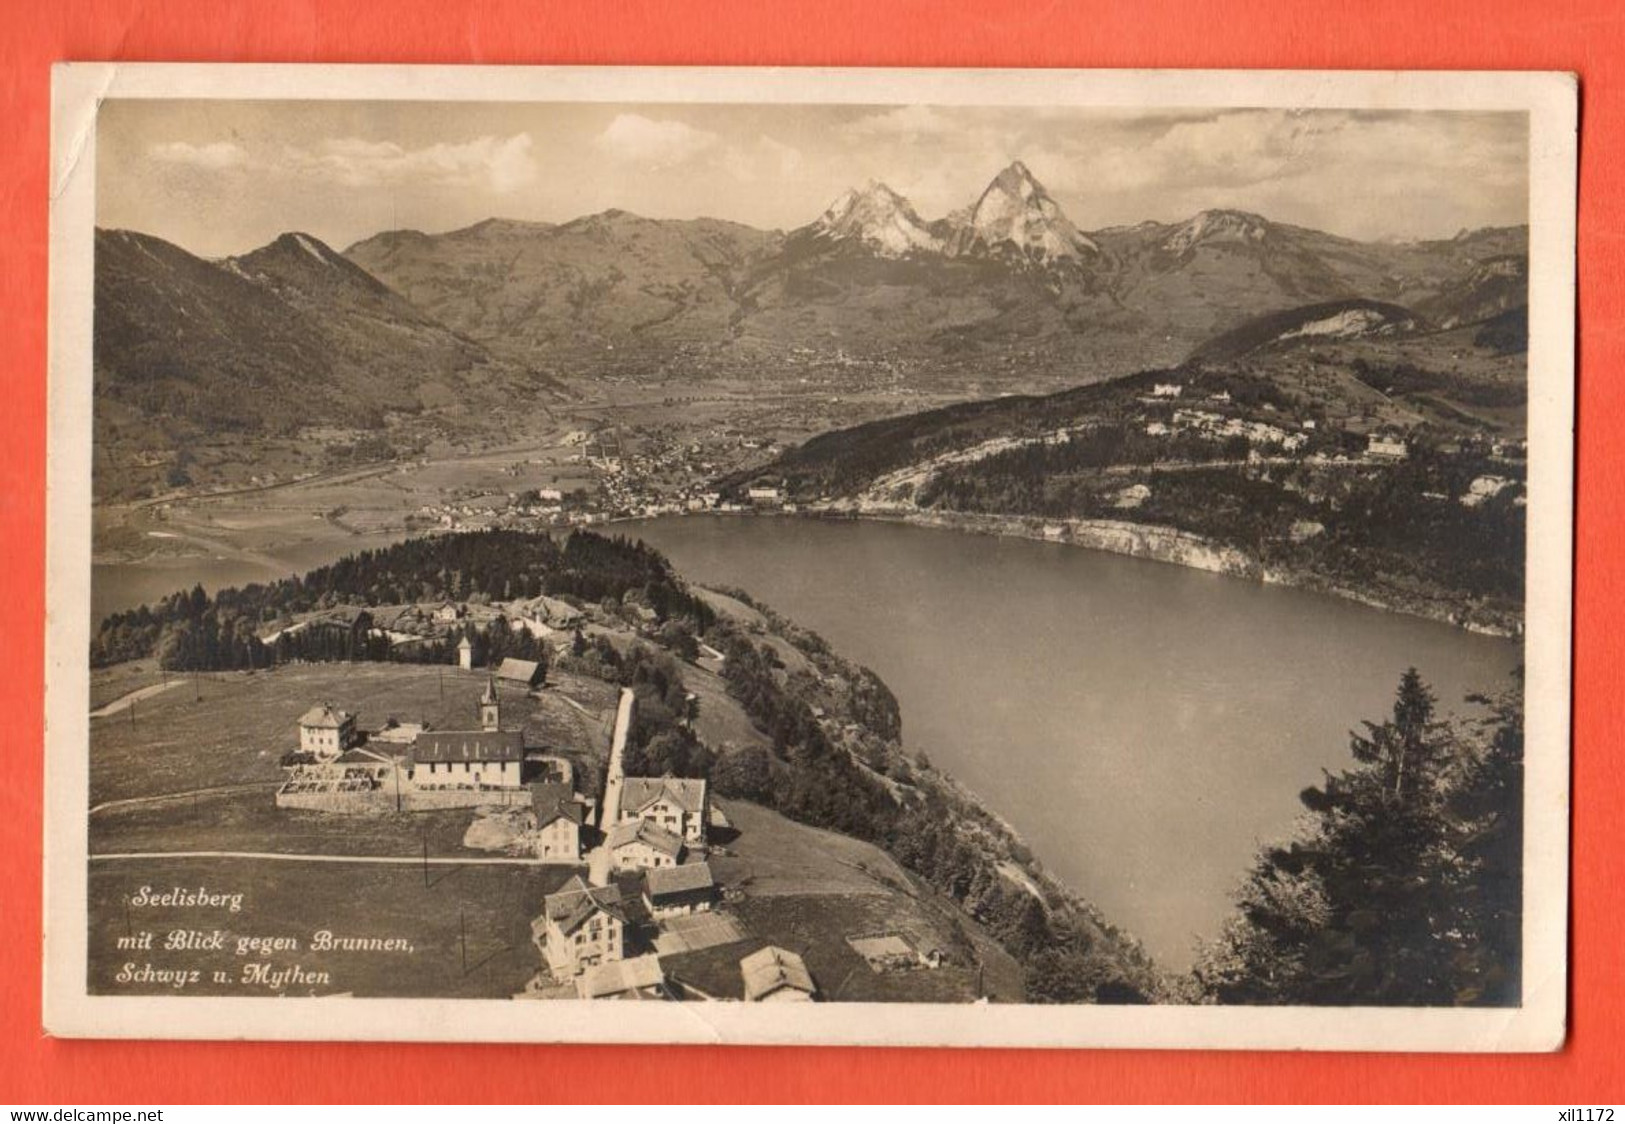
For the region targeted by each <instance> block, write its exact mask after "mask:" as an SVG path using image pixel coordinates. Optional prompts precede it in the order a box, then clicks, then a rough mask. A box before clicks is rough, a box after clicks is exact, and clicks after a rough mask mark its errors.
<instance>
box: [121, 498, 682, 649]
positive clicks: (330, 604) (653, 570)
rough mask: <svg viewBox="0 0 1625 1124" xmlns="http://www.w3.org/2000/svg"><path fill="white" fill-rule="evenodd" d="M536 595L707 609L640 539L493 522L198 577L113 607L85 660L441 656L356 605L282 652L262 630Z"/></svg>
mask: <svg viewBox="0 0 1625 1124" xmlns="http://www.w3.org/2000/svg"><path fill="white" fill-rule="evenodd" d="M540 594H547V595H549V596H553V597H560V598H569V599H574V600H575V601H576V602H577V603H598V602H601V601H603V600H604V599H606V598H614V599H617V600H619V599H623V598H627V599H631V600H635V601H636V602H638V603H639V604H643V605H647V606H648V607H649V608H650V609H652V610H653V611H654V613H655V615H656V618H657V619H658V620H659V621H667V620H669V619H671V618H673V617H684V618H689V619H692V620H693V621H695V622H696V624H697V625H698V627H700V628H701V629H703V628H704V627H706V625H707V624H709V622H710V620H711V618H712V616H713V614H712V612H711V609H710V607H709V606H708V605H706V604H705V602H704V601H703V600H701V599H699V598H696V597H694V596H692V595H690V594H689V593H688V592H687V590H686V587H684V585H683V583H682V582H681V580H679V579H678V577H677V576H676V574H674V573H673V572H672V569H671V566H670V564H669V563H668V562H667V561H666V559H665V558H664V557H662V556H661V555H660V554H659V553H658V552H656V551H654V550H652V549H651V548H649V547H647V546H645V545H644V544H643V543H642V542H640V541H637V540H633V539H627V538H625V537H622V536H616V537H613V538H611V537H607V536H604V535H597V534H593V533H592V532H589V531H574V532H571V534H570V535H568V536H567V537H565V538H564V540H563V542H562V543H560V542H559V541H558V540H557V539H554V538H553V537H551V536H549V535H546V534H540V533H532V532H524V531H509V530H493V531H480V532H474V533H470V534H460V535H437V536H426V537H422V538H413V539H408V540H406V541H405V542H401V543H396V544H395V545H393V546H388V547H383V548H381V549H378V550H368V551H362V552H361V553H359V554H353V555H349V556H347V557H345V558H342V559H340V560H339V561H337V562H334V563H332V564H331V565H328V566H321V567H318V568H316V569H314V570H311V571H309V572H308V573H306V574H305V575H304V576H303V577H289V578H284V579H283V580H281V581H277V582H271V583H269V584H260V583H255V584H252V585H246V586H241V587H233V588H229V589H223V590H220V591H219V592H218V593H216V594H215V595H214V596H212V597H211V596H209V595H208V594H207V593H205V592H204V590H203V589H202V587H201V586H196V587H194V588H193V589H192V590H191V591H190V592H178V593H175V594H172V595H170V596H169V597H166V598H164V599H163V600H161V601H159V602H158V603H157V604H156V605H151V606H148V605H143V606H141V607H140V608H138V609H131V610H126V611H124V612H119V613H114V614H112V615H111V616H109V617H107V618H106V619H105V620H103V621H102V622H101V625H100V627H99V628H98V629H97V631H96V634H95V636H94V637H93V638H92V640H91V645H90V663H91V666H92V667H102V666H106V665H108V664H113V663H119V662H122V661H124V660H131V659H140V658H143V657H147V656H158V657H159V659H160V661H161V662H162V663H163V666H164V667H165V668H167V669H169V670H175V671H216V670H235V669H239V668H254V667H269V666H271V665H272V664H275V663H277V662H279V660H282V659H312V660H357V659H391V658H394V659H407V660H438V659H440V658H442V657H443V656H444V655H445V654H446V653H447V652H449V648H444V649H443V646H441V647H437V646H436V645H434V644H423V645H413V648H415V649H420V650H419V651H418V652H416V653H414V652H411V651H407V650H402V651H399V652H396V651H392V650H391V648H390V646H389V644H388V643H387V642H386V641H383V640H381V639H380V638H369V637H368V635H367V632H368V628H370V621H369V622H367V625H366V626H365V627H364V626H363V625H362V623H361V620H360V614H347V616H348V627H347V628H346V629H341V630H335V629H333V628H331V627H324V628H321V629H316V630H310V631H311V632H312V635H311V636H310V637H308V638H306V639H304V640H297V639H290V640H289V642H288V644H286V645H282V646H281V649H280V650H279V648H278V646H277V645H268V644H266V643H264V642H262V641H261V640H260V639H259V636H260V634H261V633H262V632H265V631H267V630H269V629H271V628H272V627H273V626H275V625H277V624H278V623H284V624H285V623H291V622H292V620H293V618H294V617H295V616H296V615H297V614H301V613H311V612H315V611H317V610H330V609H341V608H345V607H352V608H356V609H367V608H376V607H377V606H381V605H403V604H414V603H429V602H437V601H442V600H452V601H465V600H470V599H474V600H482V601H487V602H489V601H506V600H512V599H515V598H528V597H536V596H538V595H540ZM345 633H347V635H345ZM476 635H477V634H476ZM510 642H511V643H512V644H513V645H514V649H513V650H512V651H510V652H508V654H512V655H520V654H521V652H520V650H519V648H520V647H521V646H522V641H520V640H518V639H517V638H510ZM451 643H452V644H453V645H454V644H455V641H452V642H451ZM278 644H281V641H279V642H278Z"/></svg>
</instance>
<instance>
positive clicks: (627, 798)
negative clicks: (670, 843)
mask: <svg viewBox="0 0 1625 1124" xmlns="http://www.w3.org/2000/svg"><path fill="white" fill-rule="evenodd" d="M709 807H710V793H709V792H708V791H707V788H706V783H705V781H704V780H703V779H700V778H691V777H627V778H626V779H625V780H624V781H622V783H621V795H620V807H619V808H618V809H617V811H616V816H615V820H616V822H617V823H626V822H628V821H630V820H636V819H644V820H648V821H650V822H651V823H654V824H657V825H659V826H660V827H663V828H665V829H666V830H667V831H671V832H675V833H676V834H677V835H680V836H681V837H682V838H683V840H684V841H685V842H687V843H691V844H698V845H703V844H704V843H705V832H706V821H707V819H708V818H709V816H708V811H709Z"/></svg>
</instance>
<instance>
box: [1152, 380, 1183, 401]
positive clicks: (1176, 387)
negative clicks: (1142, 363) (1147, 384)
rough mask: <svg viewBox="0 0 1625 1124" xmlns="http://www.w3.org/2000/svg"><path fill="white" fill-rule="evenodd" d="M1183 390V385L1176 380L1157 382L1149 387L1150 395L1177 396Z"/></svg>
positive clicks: (1159, 396) (1161, 396)
mask: <svg viewBox="0 0 1625 1124" xmlns="http://www.w3.org/2000/svg"><path fill="white" fill-rule="evenodd" d="M1184 391H1185V388H1184V386H1182V385H1181V384H1179V383H1177V382H1171V383H1170V382H1159V383H1156V384H1154V385H1153V386H1152V387H1151V397H1153V398H1178V397H1179V396H1180V395H1181V394H1183V393H1184Z"/></svg>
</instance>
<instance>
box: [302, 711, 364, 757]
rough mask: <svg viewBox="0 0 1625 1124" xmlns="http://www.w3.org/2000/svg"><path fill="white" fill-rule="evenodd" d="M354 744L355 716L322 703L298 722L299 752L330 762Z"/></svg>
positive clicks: (306, 712) (307, 712)
mask: <svg viewBox="0 0 1625 1124" xmlns="http://www.w3.org/2000/svg"><path fill="white" fill-rule="evenodd" d="M354 744H355V715H353V714H351V713H350V712H349V711H347V710H339V709H337V708H335V707H333V706H330V705H328V704H327V703H323V704H321V705H320V706H313V707H311V708H310V709H309V710H307V711H305V713H304V714H303V715H302V716H301V717H300V719H299V750H300V752H302V753H309V754H312V755H313V756H314V757H315V758H316V760H318V761H331V760H333V759H334V758H335V757H337V756H338V755H339V754H341V753H343V752H344V751H345V750H347V749H349V748H350V747H351V746H352V745H354Z"/></svg>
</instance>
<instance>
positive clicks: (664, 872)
mask: <svg viewBox="0 0 1625 1124" xmlns="http://www.w3.org/2000/svg"><path fill="white" fill-rule="evenodd" d="M644 882H645V885H646V886H647V887H648V890H649V896H650V897H651V898H659V897H664V896H666V895H668V894H686V893H690V892H692V891H694V890H710V889H714V888H715V887H716V884H717V880H716V878H715V877H714V876H713V875H712V874H711V864H710V863H687V864H685V865H683V866H663V867H656V868H655V869H654V870H651V871H650V872H649V873H648V874H647V875H646V876H645V879H644Z"/></svg>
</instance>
